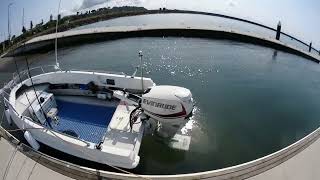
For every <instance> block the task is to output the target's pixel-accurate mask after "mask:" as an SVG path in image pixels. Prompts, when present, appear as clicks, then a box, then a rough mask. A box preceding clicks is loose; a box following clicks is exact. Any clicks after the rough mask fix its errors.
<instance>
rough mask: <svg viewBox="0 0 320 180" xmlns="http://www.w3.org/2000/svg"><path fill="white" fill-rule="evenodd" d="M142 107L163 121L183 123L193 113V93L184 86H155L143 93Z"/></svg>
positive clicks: (148, 113)
mask: <svg viewBox="0 0 320 180" xmlns="http://www.w3.org/2000/svg"><path fill="white" fill-rule="evenodd" d="M141 108H142V109H143V110H144V113H145V114H146V115H148V116H150V117H152V118H153V119H155V120H158V121H160V122H161V123H170V124H181V123H183V122H185V119H186V118H187V117H189V116H190V115H191V113H192V110H193V99H192V94H191V92H190V90H189V89H186V88H183V87H178V86H154V87H152V88H151V89H150V91H149V92H147V93H145V94H143V95H142V99H141Z"/></svg>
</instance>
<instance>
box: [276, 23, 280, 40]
mask: <svg viewBox="0 0 320 180" xmlns="http://www.w3.org/2000/svg"><path fill="white" fill-rule="evenodd" d="M280 34H281V22H280V21H279V23H278V26H277V34H276V40H280Z"/></svg>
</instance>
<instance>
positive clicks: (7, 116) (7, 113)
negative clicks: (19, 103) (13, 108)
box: [4, 109, 12, 125]
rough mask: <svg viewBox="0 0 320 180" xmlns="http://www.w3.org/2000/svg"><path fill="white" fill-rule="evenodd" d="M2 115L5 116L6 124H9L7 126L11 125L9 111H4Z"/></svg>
mask: <svg viewBox="0 0 320 180" xmlns="http://www.w3.org/2000/svg"><path fill="white" fill-rule="evenodd" d="M4 113H5V115H6V118H7V121H8V124H9V125H12V120H11V115H10V111H9V109H6V110H5V111H4Z"/></svg>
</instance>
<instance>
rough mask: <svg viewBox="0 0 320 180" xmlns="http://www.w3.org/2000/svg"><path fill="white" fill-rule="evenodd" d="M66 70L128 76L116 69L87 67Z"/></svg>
mask: <svg viewBox="0 0 320 180" xmlns="http://www.w3.org/2000/svg"><path fill="white" fill-rule="evenodd" d="M68 71H85V72H91V73H93V74H94V73H106V74H117V75H124V76H128V75H127V74H126V73H124V72H117V71H104V70H89V69H85V70H84V69H70V70H68Z"/></svg>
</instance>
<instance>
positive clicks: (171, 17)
mask: <svg viewBox="0 0 320 180" xmlns="http://www.w3.org/2000/svg"><path fill="white" fill-rule="evenodd" d="M260 23H262V24H263V22H260ZM284 23H285V22H284ZM145 25H157V26H159V25H160V26H167V25H184V26H200V27H212V28H222V29H224V30H233V31H236V32H243V33H252V34H254V35H258V36H261V37H265V38H272V39H274V38H275V36H276V32H275V31H273V30H269V29H266V28H263V27H260V26H256V25H253V24H250V23H245V22H241V21H237V20H232V19H227V18H222V17H216V16H208V15H198V14H175V13H171V14H149V15H139V16H130V17H121V18H116V19H111V20H107V21H101V22H97V23H93V24H89V25H84V26H81V27H77V28H75V29H87V28H96V27H109V26H145ZM273 28H275V29H276V28H277V24H274V26H273ZM282 31H283V32H286V33H288V34H290V35H293V36H295V35H294V34H292V33H290V31H289V29H286V27H285V26H283V27H282ZM280 41H282V42H284V43H287V44H290V45H293V46H295V47H297V48H299V49H302V50H304V51H308V49H309V46H305V45H304V44H302V43H300V42H298V41H295V40H293V39H291V38H289V37H287V36H285V35H281V38H280ZM302 41H304V39H302ZM306 43H307V44H309V42H306ZM311 52H312V53H313V54H316V55H319V53H318V52H316V51H314V50H312V51H311Z"/></svg>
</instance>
